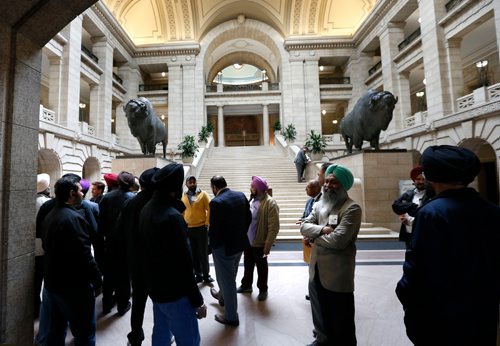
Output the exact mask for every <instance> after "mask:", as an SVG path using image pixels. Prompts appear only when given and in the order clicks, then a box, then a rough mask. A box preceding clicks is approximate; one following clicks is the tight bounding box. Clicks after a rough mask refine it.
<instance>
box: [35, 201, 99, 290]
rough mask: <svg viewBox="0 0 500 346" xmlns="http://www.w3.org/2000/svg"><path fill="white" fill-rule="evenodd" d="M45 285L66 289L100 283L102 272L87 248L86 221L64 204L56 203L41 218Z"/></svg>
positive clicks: (88, 243) (87, 228) (52, 288)
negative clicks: (42, 218)
mask: <svg viewBox="0 0 500 346" xmlns="http://www.w3.org/2000/svg"><path fill="white" fill-rule="evenodd" d="M42 246H43V250H44V252H45V256H44V285H45V288H47V289H48V290H49V291H50V292H54V293H65V292H70V291H75V290H84V289H85V290H86V289H88V288H89V286H90V285H91V284H92V285H93V287H94V288H97V287H100V286H101V285H102V279H101V273H100V272H99V269H98V268H97V264H96V262H95V261H94V257H93V256H92V253H91V251H90V240H89V224H88V223H87V221H86V220H85V218H84V217H83V216H82V215H81V213H79V212H78V211H76V210H75V209H73V208H72V207H70V206H69V205H67V204H63V203H57V204H56V205H55V206H54V207H53V208H52V210H50V212H49V213H48V214H47V216H46V217H45V219H44V220H43V221H42Z"/></svg>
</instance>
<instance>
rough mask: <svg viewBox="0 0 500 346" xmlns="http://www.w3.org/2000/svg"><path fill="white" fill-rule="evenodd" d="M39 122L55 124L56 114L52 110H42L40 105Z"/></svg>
mask: <svg viewBox="0 0 500 346" xmlns="http://www.w3.org/2000/svg"><path fill="white" fill-rule="evenodd" d="M40 120H43V121H46V122H49V123H55V122H56V112H54V111H53V110H50V109H47V108H44V107H43V105H40Z"/></svg>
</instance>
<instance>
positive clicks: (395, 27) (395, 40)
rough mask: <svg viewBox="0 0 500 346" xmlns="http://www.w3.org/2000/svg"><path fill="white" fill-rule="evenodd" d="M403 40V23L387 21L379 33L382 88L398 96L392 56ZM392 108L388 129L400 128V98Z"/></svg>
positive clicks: (401, 116) (396, 75) (395, 70)
mask: <svg viewBox="0 0 500 346" xmlns="http://www.w3.org/2000/svg"><path fill="white" fill-rule="evenodd" d="M403 40H404V31H403V23H399V22H398V23H393V22H389V23H387V27H386V28H385V29H384V30H383V31H382V32H381V34H380V55H381V59H382V78H383V82H384V90H385V91H390V92H391V93H393V94H394V96H399V95H398V92H399V81H398V77H399V76H398V72H397V68H396V64H395V63H394V57H395V56H396V55H398V54H399V48H398V44H399V43H400V42H401V41H403ZM402 98H403V97H399V101H398V103H396V107H395V108H394V113H393V117H394V118H393V120H392V121H391V123H390V124H389V128H388V130H394V129H401V128H402V121H401V119H402V118H403V117H404V114H402V109H403V108H404V107H401V103H400V102H402V101H401V99H402Z"/></svg>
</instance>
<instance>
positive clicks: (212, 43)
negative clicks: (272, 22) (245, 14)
mask: <svg viewBox="0 0 500 346" xmlns="http://www.w3.org/2000/svg"><path fill="white" fill-rule="evenodd" d="M200 46H201V51H200V54H199V55H198V57H199V59H201V60H202V62H203V70H204V77H205V80H207V81H208V80H210V79H208V76H209V75H211V74H213V73H217V71H215V72H214V70H216V68H214V67H215V66H218V65H217V64H218V63H219V61H221V60H222V58H224V57H225V56H227V55H229V54H232V53H238V52H239V53H242V52H243V53H246V54H252V55H251V56H253V58H254V59H257V57H260V59H262V60H260V61H261V62H262V61H266V62H267V63H268V66H269V67H270V68H269V69H267V71H268V75H272V76H277V75H278V70H279V69H280V70H283V62H284V61H285V60H284V59H285V57H287V52H286V51H285V49H284V39H283V37H282V36H281V34H280V33H279V32H278V31H276V30H275V29H274V28H272V27H271V26H269V25H267V24H265V23H263V22H260V21H257V20H253V19H246V18H241V17H240V18H239V19H234V20H230V21H228V22H225V23H222V24H220V25H218V26H216V27H215V28H213V29H212V30H211V31H209V32H208V33H207V34H206V35H205V36H204V37H203V39H202V40H201V42H200ZM221 47H224V49H221ZM252 61H254V60H252ZM249 62H250V61H249ZM254 64H255V62H254ZM281 72H283V71H281ZM281 75H283V73H281Z"/></svg>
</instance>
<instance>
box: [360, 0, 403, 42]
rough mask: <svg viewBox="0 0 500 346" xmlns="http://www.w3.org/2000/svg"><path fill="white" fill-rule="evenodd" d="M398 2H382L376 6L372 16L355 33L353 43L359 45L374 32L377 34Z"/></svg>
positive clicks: (386, 0) (384, 0)
mask: <svg viewBox="0 0 500 346" xmlns="http://www.w3.org/2000/svg"><path fill="white" fill-rule="evenodd" d="M396 2H397V0H382V1H378V2H377V3H376V4H375V8H374V9H373V10H372V12H371V13H370V15H369V16H368V17H367V18H366V19H365V20H364V21H363V24H362V25H361V26H360V27H359V29H358V30H356V32H355V33H354V36H353V41H354V42H356V43H357V44H356V45H358V44H359V43H361V42H362V41H363V39H364V38H365V37H366V36H367V35H368V34H370V33H372V32H374V31H375V32H377V29H376V27H377V26H378V25H381V24H383V19H384V17H385V16H386V15H387V13H388V12H389V11H390V10H391V9H392V8H393V7H394V4H395V3H396Z"/></svg>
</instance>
